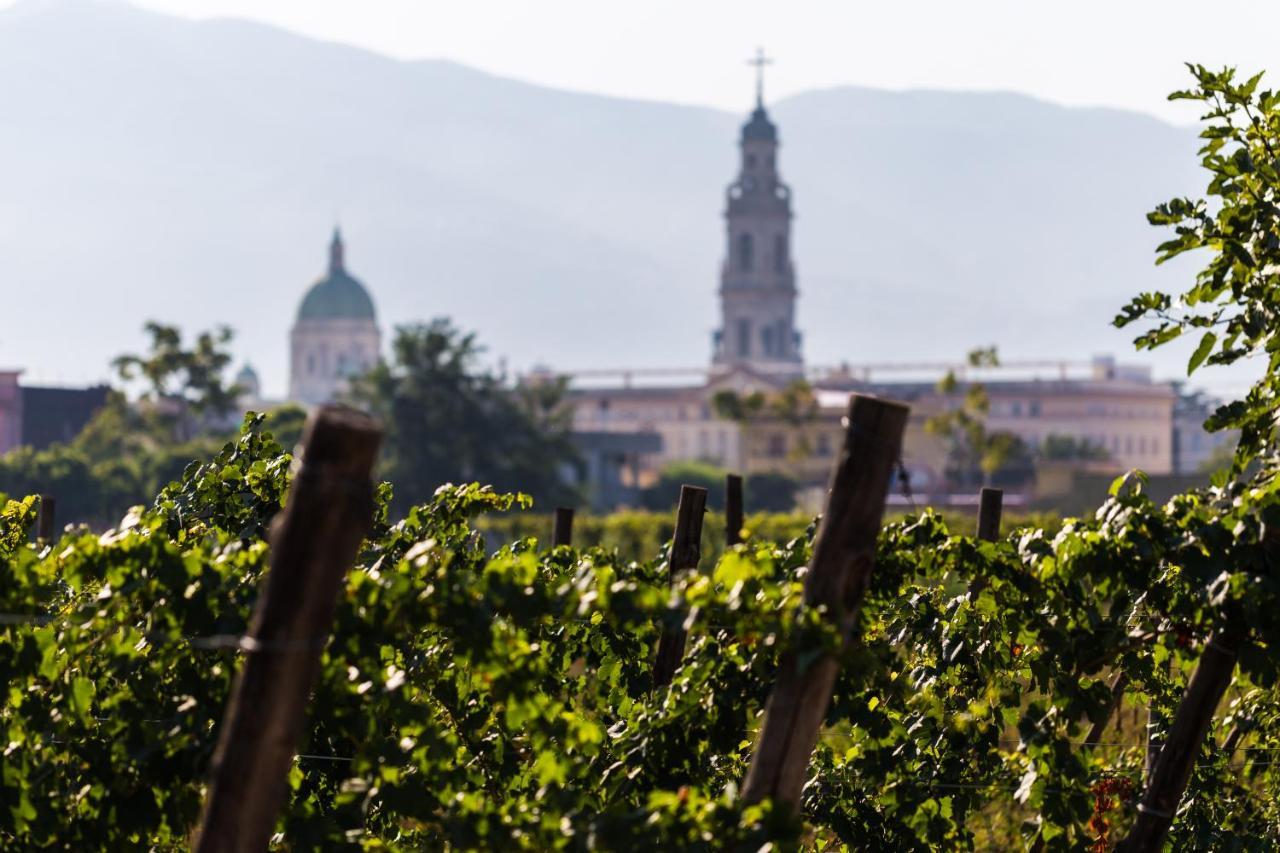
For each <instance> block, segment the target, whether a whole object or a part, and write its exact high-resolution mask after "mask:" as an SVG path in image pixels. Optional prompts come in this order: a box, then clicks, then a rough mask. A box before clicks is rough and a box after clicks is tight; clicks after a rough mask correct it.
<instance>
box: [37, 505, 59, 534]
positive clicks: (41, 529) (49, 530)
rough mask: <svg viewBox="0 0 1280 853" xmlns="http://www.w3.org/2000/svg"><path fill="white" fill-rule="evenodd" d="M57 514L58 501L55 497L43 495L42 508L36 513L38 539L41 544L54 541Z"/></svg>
mask: <svg viewBox="0 0 1280 853" xmlns="http://www.w3.org/2000/svg"><path fill="white" fill-rule="evenodd" d="M57 513H58V501H57V499H55V498H54V496H53V495H41V496H40V508H39V509H38V510H37V511H36V539H38V540H39V541H41V542H52V541H53V538H54V533H55V529H56V528H55V521H54V519H55V518H57Z"/></svg>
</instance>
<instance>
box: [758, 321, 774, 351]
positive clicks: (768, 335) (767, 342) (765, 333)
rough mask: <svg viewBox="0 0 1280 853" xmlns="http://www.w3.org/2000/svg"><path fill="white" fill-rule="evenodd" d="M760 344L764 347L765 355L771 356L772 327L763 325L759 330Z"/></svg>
mask: <svg viewBox="0 0 1280 853" xmlns="http://www.w3.org/2000/svg"><path fill="white" fill-rule="evenodd" d="M760 344H761V347H762V348H763V349H764V354H765V356H772V355H773V354H774V353H773V328H772V327H771V326H765V327H764V328H763V329H761V330H760Z"/></svg>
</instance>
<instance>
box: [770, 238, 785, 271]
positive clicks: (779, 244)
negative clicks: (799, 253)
mask: <svg viewBox="0 0 1280 853" xmlns="http://www.w3.org/2000/svg"><path fill="white" fill-rule="evenodd" d="M773 268H774V270H776V271H777V272H786V271H787V235H786V234H779V235H778V236H776V237H774V238H773Z"/></svg>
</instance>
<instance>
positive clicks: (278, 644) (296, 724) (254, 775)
mask: <svg viewBox="0 0 1280 853" xmlns="http://www.w3.org/2000/svg"><path fill="white" fill-rule="evenodd" d="M381 439H382V432H381V430H380V429H379V427H378V425H377V422H376V421H374V420H373V419H372V418H370V417H368V416H366V415H363V414H360V413H359V412H356V411H354V410H352V409H347V408H343V407H338V406H325V407H322V408H321V409H320V410H319V411H318V412H317V413H316V414H315V415H313V416H312V418H311V420H310V421H309V422H308V424H307V429H306V434H305V435H304V436H303V442H302V453H301V456H300V457H299V462H298V467H297V469H296V471H295V474H294V478H293V484H292V486H290V488H289V496H288V500H287V501H286V503H285V508H284V509H283V510H282V511H281V512H280V514H279V515H278V516H277V517H276V519H275V521H274V522H272V525H271V570H270V571H269V572H268V573H267V576H266V580H265V582H264V583H265V586H264V589H263V591H262V593H261V594H260V596H259V598H258V603H257V605H256V606H255V608H254V612H253V618H252V620H251V621H250V624H249V631H248V634H247V635H246V636H245V638H244V640H243V641H242V645H241V649H242V651H243V652H244V653H245V660H244V665H243V666H242V667H241V668H240V672H239V673H238V675H237V676H236V680H235V684H234V685H233V686H232V689H231V697H230V699H229V701H228V703H227V708H226V712H225V714H224V716H223V721H222V726H221V730H220V732H219V736H218V746H217V749H216V750H215V751H214V754H213V771H212V774H211V775H212V778H211V780H210V784H209V792H208V795H207V797H206V799H205V803H204V813H203V815H202V817H201V820H200V827H199V829H198V830H197V835H196V841H195V845H194V848H193V849H194V850H196V851H198V853H232V851H235V853H244V852H245V851H262V850H266V849H267V844H268V842H269V840H270V838H271V833H272V831H273V830H274V829H275V823H276V818H277V816H278V815H279V813H280V809H281V807H282V805H283V803H284V799H285V795H286V793H287V789H288V784H287V782H288V772H289V765H290V764H291V763H292V761H293V757H294V751H295V750H296V749H297V744H298V740H299V737H300V735H301V730H302V726H303V722H304V720H305V717H306V714H305V712H306V706H307V699H308V695H309V694H310V692H311V689H312V687H313V686H314V684H315V680H316V678H317V676H318V675H319V669H320V653H321V651H322V649H323V647H324V645H325V643H326V642H327V640H328V637H329V631H330V629H331V627H332V623H333V616H334V611H335V610H336V609H337V603H338V597H339V594H340V593H341V590H342V587H343V581H344V578H345V577H346V574H347V570H348V569H349V568H350V567H351V564H352V562H353V561H354V560H355V558H356V555H357V553H358V551H359V548H360V543H361V541H362V540H363V539H364V537H365V534H366V533H367V532H368V530H369V525H370V523H371V522H372V518H373V484H372V482H371V480H370V474H371V472H372V470H373V464H374V460H375V458H376V456H377V453H378V445H379V443H380V442H381Z"/></svg>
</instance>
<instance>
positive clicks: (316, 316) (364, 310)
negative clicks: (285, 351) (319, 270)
mask: <svg viewBox="0 0 1280 853" xmlns="http://www.w3.org/2000/svg"><path fill="white" fill-rule="evenodd" d="M298 319H299V320H372V319H374V311H373V299H371V298H370V296H369V291H367V290H365V288H364V285H363V284H361V283H360V282H359V280H357V279H356V278H355V277H354V276H352V275H351V274H350V273H348V272H347V270H346V268H345V267H344V266H343V259H342V235H341V234H339V233H338V230H337V229H336V228H335V229H334V232H333V242H331V243H330V244H329V273H328V275H326V276H325V277H324V278H322V279H320V280H319V281H317V282H316V283H315V284H313V285H311V289H310V290H308V291H307V295H306V296H304V297H303V298H302V305H300V306H299V307H298Z"/></svg>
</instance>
